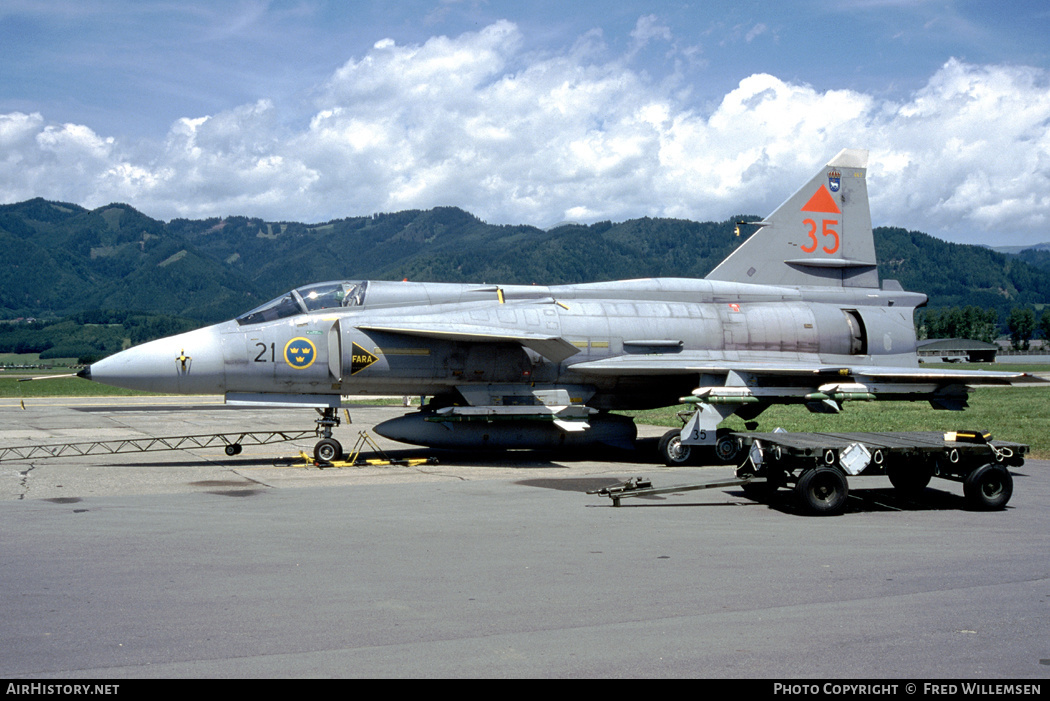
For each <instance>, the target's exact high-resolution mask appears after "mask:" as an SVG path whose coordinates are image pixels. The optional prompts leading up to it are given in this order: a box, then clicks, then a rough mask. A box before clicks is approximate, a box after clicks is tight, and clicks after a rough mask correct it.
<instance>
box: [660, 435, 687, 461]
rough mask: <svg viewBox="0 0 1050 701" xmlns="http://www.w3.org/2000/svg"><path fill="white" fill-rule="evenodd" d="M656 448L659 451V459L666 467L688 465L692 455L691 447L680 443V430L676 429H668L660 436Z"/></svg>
mask: <svg viewBox="0 0 1050 701" xmlns="http://www.w3.org/2000/svg"><path fill="white" fill-rule="evenodd" d="M656 449H657V451H659V453H660V459H661V460H663V462H664V465H667V466H668V467H680V466H682V465H688V464H689V461H690V460H691V459H692V457H693V451H692V447H691V446H688V445H682V432H681V431H678V430H671V431H668V432H667V433H665V434H664V435H663V436H661V437H660V442H659V443H657V445H656Z"/></svg>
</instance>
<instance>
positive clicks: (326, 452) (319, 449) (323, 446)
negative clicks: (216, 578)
mask: <svg viewBox="0 0 1050 701" xmlns="http://www.w3.org/2000/svg"><path fill="white" fill-rule="evenodd" d="M342 457H343V446H342V444H341V443H340V442H339V441H337V440H336V439H334V438H322V439H321V440H319V441H317V445H315V446H314V459H315V460H317V462H332V461H333V460H339V459H340V458H342Z"/></svg>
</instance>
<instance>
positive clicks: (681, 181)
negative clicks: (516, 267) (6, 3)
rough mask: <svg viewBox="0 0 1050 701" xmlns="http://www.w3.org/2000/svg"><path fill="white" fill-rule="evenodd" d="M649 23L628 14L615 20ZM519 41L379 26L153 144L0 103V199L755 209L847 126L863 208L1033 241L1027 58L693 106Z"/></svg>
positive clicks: (1033, 76)
mask: <svg viewBox="0 0 1050 701" xmlns="http://www.w3.org/2000/svg"><path fill="white" fill-rule="evenodd" d="M669 31H670V30H668V29H667V28H665V27H662V26H659V25H658V24H656V23H655V21H654V20H653V19H652V18H642V19H641V20H640V21H639V23H638V24H637V25H636V29H635V32H634V39H635V42H636V44H641V43H644V42H647V41H649V40H652V39H660V40H664V39H668V38H670V33H669ZM525 44H526V42H524V41H523V37H522V35H521V30H520V29H519V28H518V27H517V26H516V25H514V24H512V23H510V22H506V21H501V22H497V23H494V24H492V25H490V26H488V27H485V28H483V29H481V30H480V31H477V32H471V33H467V34H463V35H460V36H457V37H444V36H441V37H433V38H431V39H430V40H428V41H426V42H424V43H422V44H416V45H399V44H397V43H395V42H394V41H393V40H389V39H384V40H380V41H377V42H375V44H374V46H372V48H371V49H369V50H368V51H367V52H366V53H364V55H361V56H356V57H353V58H350V59H349V60H347V61H346V62H345V63H344V64H343V65H342V66H341V67H340V68H338V69H337V70H336V71H334V72H333V73H332V75H331V76H330V77H329V79H328V80H327V81H326V82H325V84H323V85H321V86H317V90H316V91H315V95H316V98H315V102H314V104H313V105H312V107H311V110H310V113H311V114H310V116H309V118H308V119H300V118H299V117H298V116H297V115H300V114H301V105H283V104H280V103H276V102H274V101H273V100H270V99H260V100H258V101H257V102H255V103H251V104H246V105H242V106H239V107H236V108H234V109H230V110H227V111H224V112H220V113H217V114H211V115H204V116H201V115H192V116H187V117H185V118H183V119H179V120H178V121H176V122H175V123H174V124H172V125H171V127H170V130H169V133H168V136H167V138H166V139H165V140H164V141H163V142H162V143H136V144H125V143H122V142H121V141H120V140H119V138H116V137H112V136H104V135H99V134H96V133H95V132H94V131H93V130H92V129H90V128H89V127H87V126H84V125H77V124H51V123H49V122H48V121H47V120H46V118H45V117H44V116H43V115H41V114H23V113H10V114H4V115H0V201H4V202H14V201H18V200H22V199H28V198H30V197H37V196H42V197H45V198H48V199H54V200H65V201H72V202H76V203H78V204H82V205H84V206H88V207H92V206H100V205H103V204H106V203H108V202H113V201H124V202H128V203H130V204H132V205H133V206H135V207H137V208H139V209H141V210H142V211H143V212H145V213H146V214H148V215H151V216H154V217H158V218H165V219H167V218H172V217H176V216H188V217H204V216H216V215H219V216H221V215H228V214H245V215H250V216H261V217H264V218H268V219H275V220H276V219H283V220H292V219H296V220H303V221H311V222H313V221H322V220H326V219H331V218H336V217H345V216H356V215H362V214H369V213H372V212H377V211H395V210H400V209H406V208H429V207H434V206H440V205H454V206H459V207H462V208H464V209H467V210H469V211H471V212H473V213H474V214H477V215H478V216H480V217H481V218H482V219H485V220H487V221H489V222H493V223H534V224H538V225H548V224H552V223H555V222H559V221H562V220H566V219H573V220H585V221H594V220H600V219H613V220H622V219H627V218H631V217H640V216H673V217H680V218H690V219H699V220H705V219H722V218H725V217H728V216H731V215H733V214H738V213H755V214H766V213H768V212H769V211H771V210H772V209H773V208H774V207H775V206H776V205H778V204H779V203H780V202H781V201H783V200H784V199H786V198H787V197H788V196H789V195H790V194H791V193H792V192H793V191H794V190H795V189H796V188H797V187H798V186H799V185H800V184H802V183H803V182H804V181H805V180H806V179H808V177H809V176H810V175H811V174H812V173H813V172H815V170H816V169H817V168H819V167H820V166H821V165H822V164H823V163H825V162H826V161H827V159H828V158H829V157H830V156H832V155H834V154H835V153H837V152H838V151H839V150H840V149H842V148H846V147H851V148H867V149H869V150H870V151H871V161H870V174H869V180H870V185H869V192H870V194H871V197H872V214H873V218H874V219H875V221H876V223H878V224H892V225H896V226H903V227H907V228H913V229H920V230H924V231H928V232H929V233H932V234H934V235H937V236H941V237H943V238H948V239H951V240H966V241H971V242H977V241H988V242H991V243H1010V242H1012V241H1017V242H1025V243H1035V242H1038V241H1042V240H1050V232H1047V231H1046V227H1047V223H1048V219H1050V187H1048V186H1050V79H1048V76H1047V74H1046V72H1045V71H1043V70H1041V69H1036V68H1029V67H1024V66H994V65H992V66H989V65H972V64H968V63H964V62H962V61H958V60H951V61H948V62H947V63H946V64H945V65H944V66H942V67H941V69H940V70H938V71H937V72H936V73H935V74H934V75H932V76H931V77H930V79H929V81H928V82H927V84H926V85H925V86H924V87H923V88H922V89H920V90H918V91H916V92H915V93H914V94H911V95H909V96H907V97H906V99H903V100H898V101H889V100H887V99H884V98H880V97H877V96H874V95H867V94H863V93H860V92H855V91H849V90H824V89H821V88H819V87H815V86H812V85H807V84H802V83H799V82H793V81H789V80H785V79H783V78H780V77H777V76H775V75H768V74H755V75H750V76H747V77H745V78H743V79H742V80H740V82H739V83H738V85H737V86H736V88H735V89H733V90H731V91H730V92H729V93H727V94H726V95H725V96H724V97H723V98H722V100H721V102H720V103H718V104H716V105H714V106H710V107H706V108H705V107H700V106H698V105H695V104H693V103H691V102H689V92H688V91H687V90H682V87H683V86H682V85H681V81H676V80H674V79H664V80H660V81H657V80H654V79H652V78H651V77H649V76H647V75H645V74H643V73H640V72H638V71H635V70H632V68H631V67H630V66H631V62H630V60H629V56H623V57H618V58H617V57H612V58H609V57H608V51H607V50H606V49H605V48H604V47H603V46H601V38H600V36H599V35H595V34H593V33H592V34H589V35H587V36H585V37H581V38H580V40H579V41H578V42H577V43H576V44H575V45H574V46H572V47H570V48H567V49H565V50H564V51H562V52H560V53H546V54H538V53H529V52H526V51H525V50H524V49H523V46H524V45H525ZM634 48H636V47H632V48H631V49H629V51H633V50H634ZM603 57H604V58H603Z"/></svg>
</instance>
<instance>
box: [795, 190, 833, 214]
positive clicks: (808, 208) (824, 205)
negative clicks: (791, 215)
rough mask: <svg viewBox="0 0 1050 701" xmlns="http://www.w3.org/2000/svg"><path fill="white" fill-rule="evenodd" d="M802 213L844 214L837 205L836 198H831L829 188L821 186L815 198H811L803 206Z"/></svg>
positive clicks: (814, 195)
mask: <svg viewBox="0 0 1050 701" xmlns="http://www.w3.org/2000/svg"><path fill="white" fill-rule="evenodd" d="M801 211H803V212H829V213H833V214H842V210H840V209H839V206H838V205H837V204H835V198H834V197H832V196H831V193H830V192H828V188H827V187H825V186H824V185H821V186H820V189H819V190H817V191H816V192H814V193H813V196H812V197H810V198H809V202H807V203H806V204H804V205H802V210H801Z"/></svg>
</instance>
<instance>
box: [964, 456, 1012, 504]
mask: <svg viewBox="0 0 1050 701" xmlns="http://www.w3.org/2000/svg"><path fill="white" fill-rule="evenodd" d="M1013 493H1014V478H1013V477H1012V476H1011V475H1010V471H1009V470H1007V469H1006V468H1005V467H1003V466H1002V465H996V464H994V463H988V464H987V465H982V466H980V467H978V468H977V469H976V470H974V471H973V472H971V473H970V474H969V475H967V477H966V479H965V480H964V481H963V494H964V495H965V496H966V503H967V505H968V506H969V507H970V508H971V509H976V510H978V511H994V510H996V509H1003V508H1006V503H1007V502H1008V501H1010V497H1011V496H1012V495H1013Z"/></svg>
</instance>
